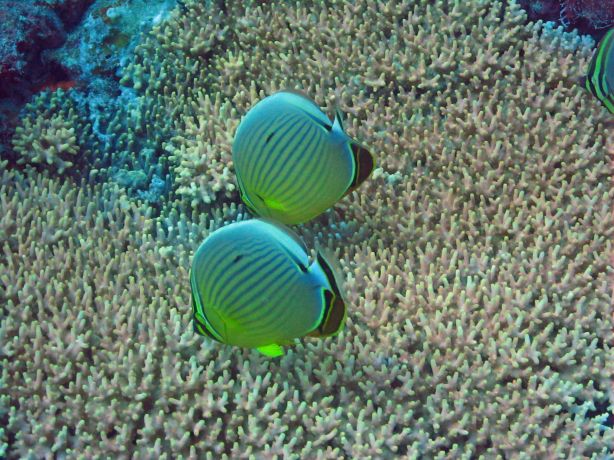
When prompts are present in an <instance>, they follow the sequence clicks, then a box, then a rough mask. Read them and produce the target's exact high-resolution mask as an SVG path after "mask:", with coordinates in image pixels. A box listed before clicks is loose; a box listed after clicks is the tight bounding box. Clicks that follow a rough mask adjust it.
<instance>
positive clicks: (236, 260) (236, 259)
mask: <svg viewBox="0 0 614 460" xmlns="http://www.w3.org/2000/svg"><path fill="white" fill-rule="evenodd" d="M242 258H243V254H239V255H238V256H236V257H235V258H234V259H232V263H233V264H236V263H237V262H238V261H239V260H241V259H242Z"/></svg>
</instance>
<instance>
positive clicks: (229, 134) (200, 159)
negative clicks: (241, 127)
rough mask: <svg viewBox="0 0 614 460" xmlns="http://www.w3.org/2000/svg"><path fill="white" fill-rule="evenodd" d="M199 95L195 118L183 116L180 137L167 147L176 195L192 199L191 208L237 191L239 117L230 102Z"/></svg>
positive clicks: (174, 138)
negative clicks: (234, 150) (235, 150)
mask: <svg viewBox="0 0 614 460" xmlns="http://www.w3.org/2000/svg"><path fill="white" fill-rule="evenodd" d="M221 101H222V98H221V97H219V96H217V97H215V96H214V97H210V96H209V95H206V94H202V93H201V94H198V95H197V96H196V100H195V101H194V102H195V103H194V108H193V112H194V113H193V114H187V115H183V116H182V120H181V126H183V128H182V129H181V134H177V135H176V136H174V137H173V138H172V139H171V141H170V142H168V143H167V144H165V147H164V148H165V150H166V151H167V152H168V154H169V161H170V163H171V170H172V172H173V173H174V176H175V181H174V182H175V186H176V193H177V194H179V195H182V196H185V197H186V198H190V199H191V202H192V206H193V207H196V206H197V204H198V203H199V202H202V201H204V202H205V203H211V202H213V201H214V200H215V198H216V196H217V195H218V193H220V192H221V193H220V194H222V195H223V196H225V197H226V198H230V197H231V196H232V192H233V191H234V190H235V188H236V186H235V179H234V175H233V174H231V170H232V139H233V134H234V132H235V130H236V129H237V126H238V124H239V119H240V118H239V115H238V114H237V112H236V110H234V109H233V108H232V105H231V103H230V101H228V100H226V101H225V102H224V103H223V104H222V102H221Z"/></svg>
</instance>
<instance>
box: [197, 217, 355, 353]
mask: <svg viewBox="0 0 614 460" xmlns="http://www.w3.org/2000/svg"><path fill="white" fill-rule="evenodd" d="M190 283H191V288H192V308H193V315H194V329H195V331H196V332H197V333H199V334H201V335H206V336H208V337H210V338H212V339H214V340H217V341H219V342H222V343H226V344H229V345H236V346H240V347H249V348H259V349H260V348H263V347H270V346H273V347H278V348H274V350H273V352H271V350H270V349H269V350H268V351H265V353H266V354H269V355H273V356H275V355H279V354H280V352H279V350H280V349H279V346H280V345H285V344H289V343H292V341H293V340H294V339H295V338H299V337H303V336H305V335H307V334H310V335H315V336H326V335H333V334H334V333H336V332H338V331H339V329H340V328H341V327H342V325H343V322H344V318H345V304H344V302H343V300H342V296H341V293H340V291H339V289H338V284H337V281H336V280H335V278H334V274H333V273H332V269H331V268H330V266H329V265H328V263H327V262H326V260H324V259H321V258H320V257H318V259H317V260H316V261H314V262H313V263H312V264H309V258H308V253H307V250H306V249H305V247H304V245H303V244H302V243H301V242H300V240H299V239H298V237H297V236H296V235H295V234H293V233H292V232H291V231H290V230H289V229H287V228H285V227H283V226H281V225H280V224H275V223H273V222H269V221H265V220H261V219H254V220H250V221H246V222H241V223H235V224H230V225H228V226H226V227H223V228H221V229H219V230H217V231H215V232H214V233H212V234H211V235H210V236H209V237H208V238H207V239H206V240H205V241H204V242H203V244H201V246H200V247H199V248H198V249H197V251H196V253H195V254H194V258H193V261H192V268H191V273H190Z"/></svg>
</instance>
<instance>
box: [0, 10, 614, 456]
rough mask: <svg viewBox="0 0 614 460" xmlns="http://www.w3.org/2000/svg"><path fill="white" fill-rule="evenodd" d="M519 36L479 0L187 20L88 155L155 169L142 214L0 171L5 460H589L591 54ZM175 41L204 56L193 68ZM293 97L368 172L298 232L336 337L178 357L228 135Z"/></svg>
mask: <svg viewBox="0 0 614 460" xmlns="http://www.w3.org/2000/svg"><path fill="white" fill-rule="evenodd" d="M524 19H525V16H524V13H523V12H522V11H521V10H520V9H519V7H518V6H517V5H516V4H515V3H514V2H501V1H491V0H488V1H487V0H479V1H474V2H448V1H443V0H441V1H435V2H433V1H430V0H424V1H422V0H415V1H407V2H372V1H368V0H364V1H363V0H359V1H356V2H341V1H331V2H326V3H325V4H323V5H322V6H320V2H317V4H316V3H315V2H314V3H313V4H312V3H309V2H302V3H301V4H289V3H287V2H273V3H267V4H258V3H257V2H242V3H240V4H239V3H233V4H232V5H229V6H228V9H227V10H224V11H223V10H222V9H221V8H220V7H219V6H216V5H215V4H213V3H205V2H185V8H182V9H178V10H177V11H176V13H175V14H174V16H173V17H172V18H171V19H170V20H169V22H168V23H165V24H164V25H162V26H160V28H159V29H157V30H156V31H155V32H154V33H153V34H152V35H151V36H150V37H149V38H148V39H146V40H145V42H144V44H143V45H142V46H141V47H140V48H139V51H138V54H137V56H136V57H135V60H134V63H133V64H132V65H130V66H128V68H127V69H126V76H125V77H124V81H125V82H126V84H127V83H129V82H130V81H132V82H133V83H135V82H136V81H139V82H141V83H140V85H141V86H140V88H139V89H138V91H137V98H136V100H135V105H134V106H131V107H132V108H134V110H132V111H128V110H126V111H123V112H122V113H123V114H124V115H125V117H124V119H121V118H120V117H119V115H118V117H116V118H115V120H114V121H113V123H111V125H110V126H109V131H108V135H109V137H110V141H109V144H108V147H106V148H109V149H111V150H116V151H117V152H122V153H121V155H127V158H130V159H129V160H128V161H127V162H126V163H125V164H122V165H121V166H118V167H121V168H123V169H125V170H126V171H135V170H138V169H139V168H138V167H136V166H135V165H136V163H138V160H139V155H141V153H142V151H143V147H146V148H147V149H151V151H153V152H155V153H154V154H155V155H158V156H159V157H158V160H159V161H160V164H161V165H163V166H164V167H166V166H165V165H168V168H169V171H171V174H174V175H175V184H174V187H175V192H177V193H173V194H171V195H170V196H169V199H168V201H167V202H166V204H165V206H164V207H163V208H162V209H161V211H160V213H159V215H158V214H157V213H156V212H157V211H156V209H154V208H153V207H151V206H150V205H148V204H147V203H140V204H136V203H135V202H134V200H130V199H128V198H127V197H126V196H125V194H124V193H123V192H122V191H121V190H120V189H118V187H117V186H114V185H111V184H98V185H91V184H89V183H87V182H86V181H83V182H82V183H77V184H74V183H63V181H61V180H59V179H56V178H53V177H43V176H41V175H36V174H35V172H34V171H31V170H28V171H25V172H18V171H6V170H4V169H2V173H1V174H2V175H1V176H0V203H1V206H2V210H3V212H2V213H0V246H1V248H2V251H0V305H1V306H2V307H1V308H2V309H3V310H2V311H3V313H4V315H3V320H2V323H0V337H1V339H0V341H1V343H2V348H1V350H2V351H1V353H2V354H1V355H0V360H1V367H2V375H1V377H0V385H1V388H2V392H1V393H2V396H1V397H0V426H6V433H5V434H4V438H2V437H1V436H2V435H0V442H1V441H3V440H4V439H6V441H5V442H7V443H8V450H7V452H8V457H9V458H21V457H26V456H32V457H37V458H45V457H49V458H51V457H52V456H53V455H54V454H57V455H65V456H67V457H79V456H82V457H86V458H96V457H108V456H112V457H114V458H119V459H123V458H164V457H166V458H179V457H184V458H186V457H189V458H248V457H250V456H253V457H256V458H259V457H266V458H297V459H299V458H331V459H332V458H335V459H336V458H365V459H368V458H373V459H380V458H383V459H392V458H399V457H403V458H405V457H406V458H485V459H486V458H509V459H523V458H559V457H564V458H593V459H595V460H597V459H603V458H608V457H609V456H611V455H612V449H611V446H612V445H614V430H612V427H611V426H609V423H610V422H608V421H607V417H608V413H607V411H608V406H609V405H611V402H612V398H613V395H612V379H613V377H614V362H613V361H612V360H611V359H610V356H611V354H612V344H613V343H614V334H613V328H614V318H613V316H614V315H613V309H612V302H611V287H612V286H611V279H610V275H611V271H612V268H611V259H610V257H611V250H612V243H611V241H612V237H613V236H614V235H613V225H612V224H613V223H614V222H613V216H612V212H611V210H612V207H613V205H614V193H613V191H612V183H611V180H612V170H611V165H610V157H609V155H610V154H611V153H612V152H613V151H614V142H613V140H612V139H611V136H607V133H606V131H605V129H604V122H605V121H606V120H608V114H607V112H606V111H605V109H603V108H601V107H600V106H599V104H598V102H597V101H595V100H594V98H592V97H590V96H589V95H587V94H586V93H585V92H584V90H583V88H581V87H579V86H578V85H576V84H575V79H576V77H577V76H578V75H579V74H581V73H582V72H583V71H584V69H585V68H586V65H587V62H588V59H589V58H590V54H591V50H590V49H588V48H587V47H585V46H584V45H583V44H582V43H581V41H580V40H579V39H578V38H577V36H575V35H567V34H560V33H559V32H557V31H552V30H551V29H549V28H547V27H545V26H543V25H541V24H531V25H525V24H524ZM198 30H206V31H209V32H207V34H210V35H208V36H209V37H211V36H213V37H216V38H215V39H214V40H212V41H211V48H208V50H207V51H206V52H201V51H199V52H198V53H195V54H192V53H191V51H190V50H191V49H192V48H193V47H194V46H195V44H194V43H195V42H200V41H202V38H196V37H197V34H196V33H195V32H194V31H198ZM160 43H164V44H166V45H165V46H166V48H165V47H164V46H163V47H158V46H157V45H156V44H160ZM184 66H185V67H184ZM138 75H140V76H138ZM296 87H298V88H302V89H304V90H305V91H307V92H308V93H310V94H312V95H313V96H314V97H315V98H316V100H317V102H318V103H319V104H320V105H321V106H323V107H329V108H332V106H333V105H334V104H338V105H339V106H340V108H341V109H342V110H343V111H345V112H346V113H348V119H347V123H346V128H347V130H348V132H349V133H350V134H351V135H353V136H355V137H358V138H361V139H364V140H365V142H366V143H367V145H368V146H369V147H370V148H371V150H372V151H373V152H374V153H375V154H376V155H377V158H378V165H379V166H380V169H379V170H378V171H377V173H375V174H374V175H373V177H372V178H371V179H370V180H369V181H368V183H366V184H364V185H363V187H361V189H360V190H359V192H355V193H353V194H351V195H349V196H347V197H346V198H344V199H343V200H341V202H340V203H338V204H337V205H336V206H335V207H334V208H333V209H331V210H330V211H328V212H327V213H325V214H324V215H322V216H320V217H319V218H318V219H317V220H316V221H314V222H310V223H309V224H306V225H303V226H301V227H298V228H297V230H298V231H299V233H301V235H302V236H303V237H304V238H305V239H306V241H307V243H308V246H309V247H313V243H314V241H315V240H318V241H319V242H320V243H321V244H323V245H325V246H328V247H329V248H331V249H335V250H336V251H337V254H338V256H339V258H340V263H341V266H342V267H343V272H344V276H345V279H346V289H347V293H348V320H347V325H346V328H345V330H344V331H343V332H342V333H341V334H340V335H339V336H338V337H337V338H335V339H333V340H325V341H314V340H309V339H305V340H304V341H302V343H300V344H299V345H297V346H296V347H294V348H293V349H291V350H290V351H289V353H288V354H287V355H286V356H284V357H283V358H281V359H279V360H268V359H266V358H263V357H261V356H259V355H258V354H257V353H255V352H254V353H250V352H249V351H245V350H240V349H235V348H230V347H225V346H221V345H219V344H216V343H213V342H211V341H207V340H203V339H201V338H200V337H197V336H196V335H195V334H194V333H193V332H192V327H191V325H190V314H191V311H190V308H189V295H190V288H189V284H188V270H189V266H190V258H191V256H192V253H193V251H194V249H195V248H196V247H197V246H198V245H199V244H200V243H201V242H202V240H203V239H204V238H205V237H206V236H207V235H208V234H209V233H210V232H211V231H213V230H215V229H216V228H218V227H220V226H222V225H225V224H226V223H228V222H232V221H235V220H241V219H244V218H246V217H247V215H246V214H245V210H244V208H243V206H242V205H239V206H238V207H237V206H236V205H235V204H234V203H232V204H230V205H228V204H227V202H233V201H235V202H237V203H238V197H237V196H236V195H234V196H233V194H232V193H230V192H231V191H232V190H231V187H230V185H231V184H232V182H231V181H230V180H229V179H228V176H226V175H225V173H224V170H223V169H221V171H222V173H220V169H218V168H221V167H222V164H224V167H227V168H228V171H229V172H230V173H231V174H232V169H231V168H232V165H231V163H230V161H229V157H228V152H229V150H228V147H229V145H230V144H229V143H230V140H229V139H230V138H229V136H230V135H232V132H231V131H229V130H232V129H233V127H234V126H236V123H238V120H239V119H240V116H241V115H243V114H244V113H245V112H246V111H247V109H248V108H249V107H250V106H251V105H252V104H253V103H254V102H255V101H257V100H258V99H260V98H262V97H263V96H265V95H267V94H270V93H271V92H273V91H274V90H277V89H282V88H296ZM145 134H147V136H148V137H150V136H151V137H150V139H147V140H145V139H143V137H144V135H145ZM193 136H198V137H197V138H192V137H193ZM114 146H120V147H119V148H117V149H115V147H114ZM105 152H106V154H110V153H111V152H109V151H105ZM608 152H609V153H608ZM200 153H204V154H206V155H207V162H208V161H210V160H211V161H212V160H215V161H216V162H217V163H215V166H207V167H205V166H204V164H203V163H199V161H198V158H197V155H199V154H200ZM116 155H117V156H116V157H115V158H116V159H117V158H118V156H119V155H120V154H116ZM171 155H172V158H168V159H167V158H166V157H170V156H171ZM227 161H228V163H226V162H227ZM211 164H212V165H213V162H212V163H211ZM181 165H184V166H183V167H184V168H185V169H184V171H185V174H184V175H181V174H180V167H181ZM207 165H209V163H207ZM137 166H138V165H137ZM209 181H213V183H212V184H209V183H208V182H209ZM190 182H194V184H197V187H198V190H203V191H204V194H205V195H207V194H209V196H210V197H211V199H212V202H211V203H209V204H208V205H207V206H202V205H201V206H199V205H197V204H195V203H194V201H195V200H196V197H197V194H193V193H191V192H189V193H188V191H185V192H181V193H179V190H180V189H181V187H189V184H190ZM218 182H219V183H220V184H221V187H220V189H219V192H218V193H216V192H215V188H214V186H215V183H218ZM198 193H201V192H200V191H199V192H198ZM610 410H611V409H610ZM0 448H1V447H0Z"/></svg>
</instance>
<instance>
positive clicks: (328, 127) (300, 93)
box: [280, 89, 333, 132]
mask: <svg viewBox="0 0 614 460" xmlns="http://www.w3.org/2000/svg"><path fill="white" fill-rule="evenodd" d="M280 93H290V94H294V95H295V96H299V97H301V98H302V99H304V100H305V101H307V102H309V103H310V104H311V105H312V106H313V107H314V108H316V109H317V110H318V112H322V108H321V107H320V106H319V105H318V104H316V102H315V101H314V100H313V99H311V98H310V97H309V95H307V94H306V93H304V92H303V91H301V90H299V89H284V90H282V91H280ZM304 112H305V115H307V116H308V117H309V118H311V119H312V120H313V121H314V122H315V123H316V124H318V125H319V126H321V127H322V128H324V129H325V130H326V131H328V132H330V131H331V130H332V129H333V125H332V123H327V122H326V121H324V120H321V119H319V118H318V117H316V116H315V115H313V114H312V113H309V111H306V110H304ZM322 113H324V112H322ZM325 116H326V115H325Z"/></svg>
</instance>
